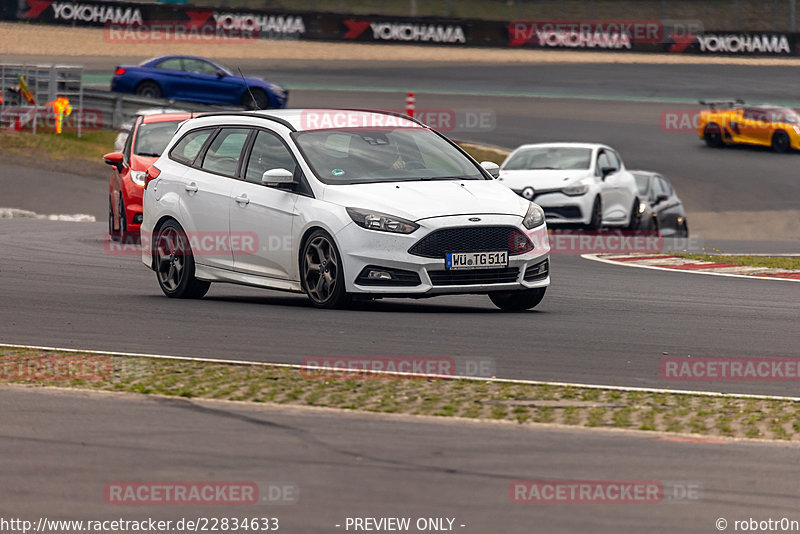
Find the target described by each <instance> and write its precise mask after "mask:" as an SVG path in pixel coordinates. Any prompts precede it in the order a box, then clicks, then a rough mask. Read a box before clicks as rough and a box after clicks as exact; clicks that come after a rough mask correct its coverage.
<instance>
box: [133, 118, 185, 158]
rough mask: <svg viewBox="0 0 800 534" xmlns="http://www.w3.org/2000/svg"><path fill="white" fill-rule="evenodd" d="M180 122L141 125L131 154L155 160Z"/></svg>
mask: <svg viewBox="0 0 800 534" xmlns="http://www.w3.org/2000/svg"><path fill="white" fill-rule="evenodd" d="M180 123H181V121H164V122H152V123H150V124H142V125H140V126H139V129H138V130H137V131H136V140H135V143H134V147H133V153H134V154H136V155H137V156H149V157H153V158H156V157H158V156H160V155H161V153H162V152H163V151H164V149H165V148H166V147H167V143H169V141H170V139H172V136H173V135H174V134H175V131H176V130H177V129H178V125H179V124H180Z"/></svg>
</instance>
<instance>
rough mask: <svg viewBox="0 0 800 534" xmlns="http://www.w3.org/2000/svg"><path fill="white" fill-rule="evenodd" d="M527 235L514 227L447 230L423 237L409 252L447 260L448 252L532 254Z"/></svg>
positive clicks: (474, 227)
mask: <svg viewBox="0 0 800 534" xmlns="http://www.w3.org/2000/svg"><path fill="white" fill-rule="evenodd" d="M527 245H532V244H531V243H530V241H529V240H528V239H527V237H526V236H525V234H523V233H522V232H520V231H519V230H518V229H517V228H514V227H513V226H465V227H461V228H443V229H441V230H435V231H433V232H431V233H430V234H428V235H426V236H425V237H423V238H422V239H421V240H420V241H419V242H418V243H417V244H416V245H414V246H413V247H411V249H409V251H408V252H410V253H411V254H414V255H416V256H423V257H425V258H444V255H445V254H446V253H447V252H495V251H502V250H508V251H509V254H511V255H512V256H513V255H515V254H523V253H525V252H527V251H529V250H530V249H531V248H532V247H529V246H527Z"/></svg>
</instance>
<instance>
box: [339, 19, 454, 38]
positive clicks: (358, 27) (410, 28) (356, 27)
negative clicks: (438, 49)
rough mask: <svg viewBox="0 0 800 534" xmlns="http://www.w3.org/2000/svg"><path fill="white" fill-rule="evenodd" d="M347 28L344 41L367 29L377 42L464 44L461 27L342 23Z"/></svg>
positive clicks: (394, 23)
mask: <svg viewBox="0 0 800 534" xmlns="http://www.w3.org/2000/svg"><path fill="white" fill-rule="evenodd" d="M344 23H345V25H346V26H347V29H348V31H347V33H345V35H344V38H345V39H357V38H358V37H360V36H361V35H362V34H363V33H364V31H365V30H366V29H367V28H369V29H370V30H372V38H373V39H374V40H378V41H405V42H410V41H415V42H434V43H466V42H467V38H466V36H465V35H464V29H463V28H462V27H461V26H457V25H456V26H454V25H449V24H448V25H441V24H411V23H405V22H366V21H358V20H346V21H344Z"/></svg>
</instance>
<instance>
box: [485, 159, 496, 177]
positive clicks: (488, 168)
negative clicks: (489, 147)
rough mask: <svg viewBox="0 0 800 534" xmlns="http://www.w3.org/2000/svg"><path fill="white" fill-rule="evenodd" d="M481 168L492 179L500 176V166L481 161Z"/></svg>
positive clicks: (491, 162)
mask: <svg viewBox="0 0 800 534" xmlns="http://www.w3.org/2000/svg"><path fill="white" fill-rule="evenodd" d="M481 167H483V170H485V171H486V172H488V173H489V174H491V175H492V178H497V177H498V176H500V165H498V164H497V163H495V162H493V161H481Z"/></svg>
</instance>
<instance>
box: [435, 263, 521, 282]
mask: <svg viewBox="0 0 800 534" xmlns="http://www.w3.org/2000/svg"><path fill="white" fill-rule="evenodd" d="M428 276H430V277H431V283H432V284H433V285H435V286H461V285H473V284H508V283H510V282H516V281H517V278H518V277H519V269H517V268H516V267H512V268H509V269H474V270H463V271H461V270H459V271H428Z"/></svg>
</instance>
